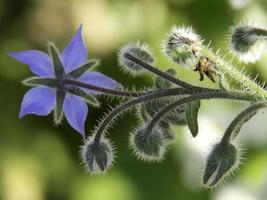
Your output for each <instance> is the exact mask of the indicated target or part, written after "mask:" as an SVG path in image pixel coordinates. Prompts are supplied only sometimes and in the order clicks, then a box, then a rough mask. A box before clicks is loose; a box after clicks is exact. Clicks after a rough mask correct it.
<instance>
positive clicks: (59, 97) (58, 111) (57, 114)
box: [54, 88, 66, 124]
mask: <svg viewBox="0 0 267 200" xmlns="http://www.w3.org/2000/svg"><path fill="white" fill-rule="evenodd" d="M56 93H57V94H56V107H55V110H54V121H55V123H56V124H60V122H61V120H62V118H63V104H64V99H65V96H66V92H65V91H64V90H63V89H61V88H58V89H57V91H56Z"/></svg>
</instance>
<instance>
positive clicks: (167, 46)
mask: <svg viewBox="0 0 267 200" xmlns="http://www.w3.org/2000/svg"><path fill="white" fill-rule="evenodd" d="M201 48H202V40H201V38H200V36H199V35H198V34H196V33H195V31H194V30H193V28H192V27H186V26H181V27H177V26H173V27H172V28H171V31H170V32H169V33H168V34H167V38H166V39H165V40H164V42H163V45H162V49H163V53H164V54H166V55H167V56H168V57H170V58H171V59H172V60H173V61H174V62H176V63H178V64H181V65H183V66H185V67H186V68H189V69H191V68H192V67H195V65H196V60H197V59H196V58H197V57H198V54H199V51H200V50H201Z"/></svg>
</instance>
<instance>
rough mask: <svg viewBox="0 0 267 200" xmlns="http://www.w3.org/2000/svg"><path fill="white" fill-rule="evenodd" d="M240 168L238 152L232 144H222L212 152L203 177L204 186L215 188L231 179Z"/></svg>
mask: <svg viewBox="0 0 267 200" xmlns="http://www.w3.org/2000/svg"><path fill="white" fill-rule="evenodd" d="M237 166H238V151H237V149H236V147H235V146H234V145H233V144H231V143H224V142H221V143H219V144H217V145H215V146H214V147H213V149H212V151H211V152H210V154H209V156H208V159H207V163H206V169H205V173H204V176H203V184H204V185H206V186H208V187H213V186H215V185H216V184H218V183H219V182H221V181H222V180H223V179H225V178H227V177H229V176H230V175H231V174H232V173H233V171H234V170H235V169H236V168H237Z"/></svg>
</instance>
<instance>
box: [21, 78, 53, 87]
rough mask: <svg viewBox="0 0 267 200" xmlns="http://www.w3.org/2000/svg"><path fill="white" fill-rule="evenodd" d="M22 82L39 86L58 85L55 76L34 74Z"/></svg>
mask: <svg viewBox="0 0 267 200" xmlns="http://www.w3.org/2000/svg"><path fill="white" fill-rule="evenodd" d="M22 83H23V84H24V85H26V86H38V85H44V86H48V87H56V86H57V81H56V80H55V79H53V78H40V77H39V76H34V77H31V78H27V79H25V80H23V81H22Z"/></svg>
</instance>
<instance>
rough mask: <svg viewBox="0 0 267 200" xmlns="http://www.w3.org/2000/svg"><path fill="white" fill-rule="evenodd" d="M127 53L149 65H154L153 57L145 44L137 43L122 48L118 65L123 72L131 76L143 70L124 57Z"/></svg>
mask: <svg viewBox="0 0 267 200" xmlns="http://www.w3.org/2000/svg"><path fill="white" fill-rule="evenodd" d="M126 53H128V54H131V55H133V56H134V57H136V58H138V59H140V60H142V61H144V62H146V63H148V64H150V65H153V64H154V57H153V55H152V53H151V50H150V48H149V47H148V45H146V44H140V43H139V42H137V43H133V44H127V45H125V46H123V47H122V48H121V49H120V51H119V53H118V59H119V64H120V66H121V67H122V69H123V70H124V71H125V72H128V73H130V74H132V75H137V74H139V73H142V72H143V71H144V70H143V68H142V66H140V65H138V64H136V63H134V62H132V61H130V60H128V59H127V58H126V57H125V56H124V55H125V54H126Z"/></svg>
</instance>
